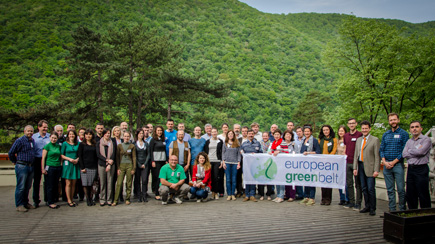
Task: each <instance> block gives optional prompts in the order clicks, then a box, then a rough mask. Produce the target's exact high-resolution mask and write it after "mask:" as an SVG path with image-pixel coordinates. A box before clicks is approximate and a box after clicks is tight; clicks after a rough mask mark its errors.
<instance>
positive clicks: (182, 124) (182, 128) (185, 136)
mask: <svg viewBox="0 0 435 244" xmlns="http://www.w3.org/2000/svg"><path fill="white" fill-rule="evenodd" d="M177 129H178V131H180V130H182V131H184V138H183V141H186V142H189V140H190V139H191V138H192V137H191V136H190V134H189V133H187V132H186V127H185V126H184V123H178V126H177ZM194 160H195V159H194Z"/></svg>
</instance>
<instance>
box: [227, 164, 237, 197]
mask: <svg viewBox="0 0 435 244" xmlns="http://www.w3.org/2000/svg"><path fill="white" fill-rule="evenodd" d="M226 166H227V169H225V177H226V178H227V195H228V196H233V195H234V193H235V192H236V183H237V182H236V181H237V164H226Z"/></svg>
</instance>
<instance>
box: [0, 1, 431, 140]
mask: <svg viewBox="0 0 435 244" xmlns="http://www.w3.org/2000/svg"><path fill="white" fill-rule="evenodd" d="M0 12H1V16H0V22H1V25H0V28H1V31H0V45H1V49H0V53H1V55H0V86H1V91H0V108H1V113H2V117H1V118H2V127H1V129H2V133H3V134H4V135H6V134H5V133H6V131H7V130H13V129H17V126H18V127H19V126H22V124H25V123H34V124H36V122H37V119H41V118H44V116H45V117H48V118H49V120H50V122H51V123H62V124H66V123H68V122H70V121H73V122H75V123H76V124H78V125H82V126H94V124H95V123H96V122H98V121H99V120H101V118H99V117H98V116H97V115H89V116H88V117H87V118H86V120H83V119H82V118H81V116H80V115H77V114H74V116H73V117H72V118H71V116H70V117H68V116H63V115H65V114H68V113H69V112H71V113H75V112H78V111H80V110H77V109H76V110H75V109H74V107H80V106H82V105H83V104H80V103H83V101H82V100H80V103H79V102H78V103H77V104H75V103H74V100H68V101H67V102H65V101H66V100H64V99H66V97H68V93H69V92H70V90H71V89H72V88H73V86H74V84H75V83H74V82H75V81H74V79H75V78H76V77H74V76H71V75H69V74H68V72H67V71H68V70H70V69H71V67H70V65H71V64H70V63H69V58H70V57H71V50H72V49H71V47H72V46H73V45H74V42H75V39H74V37H73V36H74V33H76V32H77V30H78V29H79V28H82V27H85V28H88V29H89V30H91V31H92V33H96V34H98V35H101V36H102V37H103V39H104V38H108V37H111V36H112V39H113V34H111V33H113V32H116V31H123V30H126V29H129V28H130V29H131V28H134V27H136V26H144V27H146V28H147V29H148V30H149V31H150V33H154V35H156V36H159V37H161V38H163V39H164V38H165V37H167V38H168V41H170V42H171V45H173V46H177V47H179V48H180V53H179V61H178V62H177V65H178V68H177V72H178V74H179V75H181V76H183V77H196V79H197V80H200V81H202V83H203V84H204V83H207V82H209V83H217V84H219V86H217V87H218V88H219V89H223V90H224V91H225V92H223V93H221V94H220V95H225V99H224V100H220V102H216V104H217V105H216V106H211V105H207V106H204V103H196V102H190V101H186V99H185V98H184V100H183V99H181V100H179V101H178V102H174V103H173V104H172V114H171V116H172V118H173V119H174V120H175V121H176V122H177V121H179V120H182V121H184V122H185V123H186V125H187V128H188V130H192V129H193V126H194V125H203V124H204V123H212V124H213V125H215V126H218V125H220V124H221V123H223V122H228V123H240V124H242V125H249V124H250V123H251V122H253V121H256V122H258V123H260V125H261V129H262V130H263V129H264V130H267V129H268V128H269V126H270V125H271V124H272V123H276V124H278V125H279V126H280V127H285V123H286V122H287V121H288V120H294V121H295V122H296V124H299V123H306V122H309V123H314V124H317V125H318V124H322V123H325V122H328V123H332V124H333V125H334V126H337V125H338V124H341V123H344V122H345V121H346V118H347V116H350V115H352V114H351V113H353V116H354V117H357V118H358V119H359V120H362V119H369V120H370V121H371V122H385V116H386V112H387V111H388V110H389V109H388V108H389V107H388V106H390V105H391V110H395V109H396V108H395V107H394V106H393V103H394V104H396V103H400V102H402V103H403V104H405V105H404V106H401V107H400V112H401V114H402V115H403V116H404V119H403V120H404V121H407V120H411V119H422V120H424V123H425V125H432V124H434V123H435V120H434V119H433V118H434V117H433V116H427V115H428V114H430V113H431V112H433V107H435V106H434V102H433V99H434V98H433V97H432V96H431V93H432V94H433V93H435V92H434V91H435V89H434V85H433V83H434V81H433V78H431V77H430V75H431V74H433V73H431V72H433V69H434V63H435V62H433V61H434V60H433V58H430V57H424V58H425V63H421V64H419V65H420V66H418V67H417V66H415V67H414V66H413V67H411V68H409V66H412V65H410V64H409V63H405V60H402V59H403V57H402V59H401V60H402V61H403V62H404V63H403V65H402V66H403V67H407V70H403V71H400V72H397V73H394V74H393V73H392V72H390V71H386V70H387V69H388V68H391V67H392V65H393V64H391V63H388V64H385V66H388V67H385V68H382V69H380V70H377V72H378V73H376V75H377V76H376V75H374V74H373V73H371V74H369V73H364V74H363V73H361V74H360V77H363V78H361V79H360V78H358V74H356V73H352V72H349V70H352V67H349V65H347V64H346V63H343V60H340V57H334V53H340V50H343V51H346V50H345V49H346V48H348V49H347V51H349V52H350V53H351V54H352V55H353V54H354V52H355V51H354V50H352V46H351V45H348V46H347V44H346V36H347V37H349V36H352V35H353V34H352V33H350V32H346V31H345V30H344V29H343V28H346V29H352V28H355V26H358V25H357V24H358V23H359V25H360V27H359V29H364V28H361V25H365V26H366V30H367V32H370V31H371V27H370V26H374V25H376V26H377V28H378V30H382V31H384V30H386V31H387V32H388V33H390V32H394V33H396V36H392V35H389V36H388V35H385V37H384V38H385V40H378V41H377V42H382V43H383V44H386V45H387V46H388V42H389V41H390V40H393V39H394V40H395V41H397V42H398V44H397V45H399V44H400V43H399V40H398V39H397V38H399V37H400V38H402V39H401V41H402V43H404V40H406V43H407V46H404V47H402V49H400V48H399V47H397V48H395V47H390V46H388V47H387V48H380V49H379V50H384V49H388V50H390V54H391V52H392V51H393V49H394V48H395V49H394V51H395V52H396V53H408V54H409V52H410V51H411V50H406V51H408V52H405V51H404V50H403V48H406V47H412V46H413V47H419V46H416V45H417V40H418V41H420V42H418V44H419V45H420V44H421V45H423V46H424V48H426V49H424V48H422V49H424V50H425V52H427V53H432V54H434V51H433V49H434V46H428V45H426V44H427V43H433V39H434V36H435V35H434V33H435V32H434V30H435V22H428V23H422V24H411V23H407V22H404V21H400V20H384V19H377V20H371V21H368V20H363V19H361V18H355V17H353V16H348V15H341V14H316V13H303V14H288V15H285V14H267V13H262V12H260V11H258V10H256V9H254V8H252V7H249V6H248V5H246V4H244V3H241V2H238V1H236V0H201V1H200V0H196V1H186V0H174V1H155V0H154V1H138V0H129V1H110V0H106V1H102V0H92V1H65V0H57V1H49V0H38V1H35V0H21V1H4V0H1V3H0ZM346 23H347V26H346ZM367 26H368V27H367ZM369 27H370V28H369ZM388 28H391V29H388ZM374 29H375V28H374ZM382 31H381V32H382ZM367 36H370V35H369V34H367V33H360V38H361V42H362V43H364V42H366V44H367V42H368V40H367V38H366V37H367ZM340 37H341V38H340ZM364 38H366V39H364ZM388 38H389V39H388ZM352 40H354V39H352ZM373 40H376V37H374V38H373ZM373 40H372V41H373ZM413 40H416V41H415V42H413ZM340 41H341V42H340ZM107 43H108V45H112V44H113V42H112V44H111V43H110V42H109V41H107ZM384 47H385V46H384ZM379 50H378V51H373V50H372V51H371V52H372V54H373V55H374V54H380V53H382V52H379ZM363 51H367V50H363ZM349 52H347V54H349ZM382 55H388V54H387V53H382ZM396 56H397V55H396ZM396 56H394V58H397V57H396ZM414 56H415V55H414ZM433 56H435V55H433ZM368 59H378V58H377V57H374V56H372V57H368ZM390 60H391V58H390ZM417 61H418V60H416V61H415V62H417ZM382 62H383V61H379V63H378V64H373V65H374V66H370V65H372V64H370V65H367V66H364V69H365V68H366V67H369V66H370V67H369V68H372V69H373V67H376V69H377V67H379V65H381V66H382V64H383V63H382ZM376 65H378V66H376ZM393 66H394V65H393ZM412 68H414V69H412ZM391 69H392V68H391ZM396 69H397V68H395V70H396ZM411 69H412V70H411ZM414 70H420V71H421V72H420V73H421V75H419V76H415V72H414ZM380 72H382V74H379V73H380ZM394 72H396V71H394ZM406 72H408V73H406ZM385 73H388V75H385ZM399 73H400V74H399ZM409 74H411V75H409ZM381 75H382V79H383V80H382V81H379V79H378V78H376V77H379V76H381ZM367 76H372V77H375V78H373V79H372V80H370V79H366V80H367V82H368V83H369V84H373V89H376V87H381V86H383V85H384V86H385V87H388V86H390V85H389V84H388V85H387V84H385V81H386V80H387V81H393V80H394V81H398V82H401V81H400V79H401V78H399V76H400V77H402V76H403V77H405V76H406V77H414V78H415V80H414V81H415V82H414V83H411V81H410V80H411V79H408V81H410V84H409V86H407V85H404V86H403V89H402V90H401V91H402V92H403V97H402V98H400V97H399V98H398V101H396V100H395V99H396V98H394V95H391V94H388V93H382V92H381V93H382V94H381V93H380V94H379V97H381V98H378V97H376V98H370V97H369V96H366V97H365V99H370V100H372V101H375V102H378V105H376V104H372V106H369V107H368V108H365V107H362V106H361V107H360V108H359V107H357V108H355V109H349V108H348V107H346V104H347V105H348V106H353V105H352V103H360V101H356V100H355V101H353V100H352V98H350V97H349V96H348V97H346V96H342V94H339V93H340V92H343V93H350V95H351V94H352V92H353V90H352V89H350V88H349V85H348V86H347V87H346V82H351V81H352V82H354V83H353V86H359V85H360V84H361V85H364V83H363V82H364V80H365V78H364V77H367ZM425 77H426V78H425ZM421 79H425V80H424V85H418V84H419V82H421V81H420V80H421ZM382 82H383V83H382ZM404 82H405V81H404ZM405 83H406V82H405ZM151 84H152V83H151ZM416 85H417V86H419V87H420V88H424V89H428V90H427V91H423V90H421V89H420V90H417V92H418V93H422V92H427V93H428V94H425V95H424V96H423V98H421V97H420V98H419V97H409V96H411V95H410V94H408V93H409V92H408V91H409V89H411V88H413V86H416ZM151 86H152V85H151ZM351 87H352V86H351ZM215 88H216V87H215ZM144 89H146V88H144ZM124 92H125V90H122V89H120V90H118V91H117V93H118V94H120V93H121V94H123V93H124ZM179 92H180V93H183V92H184V91H183V90H182V89H181V90H180V91H179ZM407 92H408V93H407ZM355 93H357V91H356V90H355ZM371 93H372V94H374V93H376V92H373V91H371ZM198 94H199V93H198ZM358 94H360V93H358ZM124 95H125V96H127V95H128V94H124ZM414 95H415V94H413V96H414ZM201 96H202V95H201ZM382 96H384V99H383V98H382ZM385 96H390V97H388V98H387V99H385ZM408 97H409V98H408ZM107 99H108V100H110V98H107ZM168 99H169V98H167V97H163V96H162V98H161V100H158V101H157V102H158V104H154V105H155V106H154V107H146V108H141V107H139V108H137V107H133V106H136V105H131V106H132V107H131V108H130V110H132V109H136V110H137V109H139V110H143V112H142V113H141V115H140V117H141V119H140V120H139V121H142V122H149V123H156V124H163V123H164V122H165V120H166V117H167V113H168V106H167V104H168V101H167V100H168ZM419 99H425V100H424V102H423V104H419V103H418V101H420V100H419ZM385 100H391V101H390V105H388V104H387V105H388V106H387V105H386V104H385ZM408 100H409V104H408V105H407V101H408ZM410 101H414V102H415V103H416V104H418V106H420V105H421V107H418V106H417V105H415V106H413V105H412V102H410ZM82 108H86V106H82ZM402 108H403V109H402ZM413 109H417V110H418V111H413ZM128 110H129V108H128V107H126V106H125V105H124V104H123V103H121V102H120V103H116V102H114V103H113V104H111V105H110V106H107V108H106V109H105V110H104V111H102V114H103V118H102V119H103V120H104V122H105V123H106V124H108V125H114V124H117V123H119V122H120V121H122V120H127V121H129V123H130V124H131V125H135V122H136V121H137V118H135V117H129V116H128ZM373 111H375V112H376V111H377V112H376V113H375V112H373ZM409 111H413V112H409ZM53 113H55V114H54V115H53ZM422 113H424V114H422ZM49 115H50V116H49ZM61 115H62V116H61ZM403 116H402V117H403ZM14 120H15V121H20V122H21V123H22V124H19V123H18V122H17V124H11V121H14ZM132 120H134V121H132ZM4 135H3V136H4Z"/></svg>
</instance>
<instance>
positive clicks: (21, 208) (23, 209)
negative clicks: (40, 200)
mask: <svg viewBox="0 0 435 244" xmlns="http://www.w3.org/2000/svg"><path fill="white" fill-rule="evenodd" d="M17 211H18V212H27V211H28V210H27V208H25V207H24V206H18V207H17Z"/></svg>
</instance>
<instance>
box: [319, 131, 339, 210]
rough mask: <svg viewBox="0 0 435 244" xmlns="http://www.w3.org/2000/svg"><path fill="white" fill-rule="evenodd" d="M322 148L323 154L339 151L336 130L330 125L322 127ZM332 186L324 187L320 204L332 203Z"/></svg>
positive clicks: (320, 137)
mask: <svg viewBox="0 0 435 244" xmlns="http://www.w3.org/2000/svg"><path fill="white" fill-rule="evenodd" d="M319 141H320V150H322V154H330V155H334V154H335V153H336V152H337V138H335V133H334V130H333V129H332V127H331V126H330V125H323V126H322V128H320V135H319ZM331 201H332V188H326V187H322V200H321V202H320V205H331Z"/></svg>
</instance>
